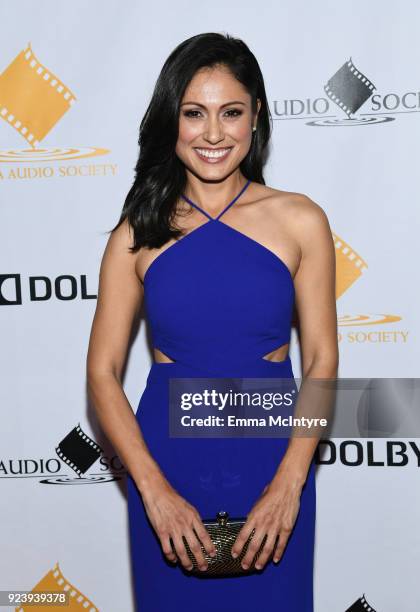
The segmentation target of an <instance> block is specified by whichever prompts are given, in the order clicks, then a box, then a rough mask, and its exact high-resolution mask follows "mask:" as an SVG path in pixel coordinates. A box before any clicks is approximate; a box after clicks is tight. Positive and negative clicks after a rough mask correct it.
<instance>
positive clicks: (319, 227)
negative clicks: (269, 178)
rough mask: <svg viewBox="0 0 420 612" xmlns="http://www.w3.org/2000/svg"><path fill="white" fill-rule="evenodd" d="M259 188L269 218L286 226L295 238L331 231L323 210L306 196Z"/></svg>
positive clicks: (263, 187)
mask: <svg viewBox="0 0 420 612" xmlns="http://www.w3.org/2000/svg"><path fill="white" fill-rule="evenodd" d="M259 188H261V189H259V192H260V196H261V199H263V200H265V201H266V206H267V209H268V210H269V213H270V216H272V218H273V219H276V220H278V221H279V222H280V223H281V224H282V226H283V227H284V226H285V225H287V227H288V228H289V230H290V231H292V232H293V234H294V236H295V237H296V238H297V237H298V236H300V237H301V238H303V239H305V238H306V237H307V235H308V234H310V235H313V232H314V231H315V232H323V231H324V232H325V231H329V232H330V231H331V230H330V226H329V221H328V217H327V214H326V212H325V210H324V209H323V208H322V206H321V205H320V204H318V203H317V202H315V201H314V200H313V199H312V198H310V197H309V196H307V195H306V194H304V193H299V192H294V191H282V190H280V189H274V188H272V187H267V186H265V185H260V186H259ZM257 197H258V196H257Z"/></svg>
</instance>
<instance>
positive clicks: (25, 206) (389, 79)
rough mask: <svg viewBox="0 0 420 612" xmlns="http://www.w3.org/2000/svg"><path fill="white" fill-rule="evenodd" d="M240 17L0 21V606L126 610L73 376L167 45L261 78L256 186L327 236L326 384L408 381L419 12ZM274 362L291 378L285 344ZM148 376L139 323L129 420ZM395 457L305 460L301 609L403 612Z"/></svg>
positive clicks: (47, 7) (346, 10)
mask: <svg viewBox="0 0 420 612" xmlns="http://www.w3.org/2000/svg"><path fill="white" fill-rule="evenodd" d="M259 9H260V10H259V11H258V12H257V13H256V11H255V3H254V2H245V3H244V2H240V1H239V0H233V1H232V2H228V3H225V2H221V1H220V0H215V1H214V2H212V3H211V4H207V5H204V4H200V3H193V2H186V1H185V0H178V2H169V0H163V2H159V3H142V2H135V1H134V0H126V1H125V2H117V1H116V0H106V1H105V2H104V1H103V0H102V1H99V0H90V2H89V3H86V2H82V1H81V0H73V2H71V3H57V2H52V1H49V0H48V1H45V0H44V1H39V2H37V3H36V5H35V4H34V3H33V2H29V1H23V0H16V1H15V2H11V1H10V0H9V1H5V0H3V2H2V3H1V4H0V41H1V42H0V118H1V119H2V120H1V121H0V194H1V241H0V261H1V268H0V306H1V307H0V317H1V346H2V350H1V372H2V384H1V387H0V399H1V417H2V420H1V423H2V428H1V447H0V486H1V500H2V504H1V510H0V525H1V541H2V554H1V555H0V589H3V590H6V589H15V590H16V589H17V590H31V589H34V588H40V587H43V588H44V589H45V590H46V589H54V588H56V589H61V590H62V589H64V588H65V585H66V584H70V585H71V586H72V587H73V588H74V589H76V590H77V592H78V593H80V597H79V601H76V600H75V599H74V598H73V600H72V606H71V607H70V608H69V609H70V610H73V609H74V610H79V609H92V610H94V609H98V610H101V611H103V612H116V611H118V612H120V611H121V612H122V611H124V612H132V611H133V610H134V603H133V597H132V591H131V575H130V563H129V543H128V525H127V515H126V498H125V473H124V469H122V466H121V465H120V463H119V461H118V457H115V452H114V451H113V450H112V448H111V446H110V445H109V443H108V442H107V441H106V439H105V438H104V436H103V434H102V433H101V431H100V429H99V427H98V423H97V421H96V419H95V414H94V412H93V409H92V408H91V407H89V405H88V403H87V398H86V390H85V360H86V351H87V343H88V336H89V331H90V326H91V322H92V317H93V313H94V309H95V303H96V300H95V297H96V292H97V284H98V272H99V264H100V260H101V257H102V253H103V249H104V247H105V244H106V240H107V235H106V234H105V231H106V230H109V229H110V228H111V227H112V226H113V225H114V224H115V223H116V221H117V219H118V216H119V213H120V210H121V207H122V204H123V201H124V198H125V196H126V194H127V191H128V189H129V187H130V186H131V183H132V180H133V167H134V164H135V161H136V158H137V133H138V126H139V122H140V120H141V117H142V116H143V113H144V111H145V109H146V107H147V104H148V101H149V99H150V96H151V93H152V89H153V86H154V83H155V80H156V78H157V76H158V73H159V71H160V69H161V66H162V64H163V62H164V61H165V59H166V57H167V56H168V54H169V53H170V52H171V51H172V49H173V48H174V47H175V46H176V45H177V44H178V43H179V42H181V41H182V40H184V39H185V38H188V37H190V36H192V35H194V34H198V33H201V32H206V31H218V32H229V33H230V34H233V35H235V36H238V37H240V38H243V39H244V40H245V42H246V43H247V44H248V45H249V46H250V48H251V49H252V51H253V52H254V53H255V55H256V57H257V59H258V61H259V62H260V65H261V69H262V71H263V74H264V78H265V82H266V88H267V95H268V99H269V102H270V108H271V111H272V114H273V118H274V131H273V143H272V154H271V157H270V161H269V164H268V166H267V168H266V173H265V175H266V182H267V184H268V185H270V186H272V187H275V188H278V189H285V190H289V191H298V192H301V193H306V194H307V195H309V196H310V197H311V198H312V199H313V200H315V201H316V202H317V203H318V204H320V205H321V206H322V207H323V208H324V210H325V211H326V213H327V215H328V217H329V220H330V225H331V228H332V231H333V233H334V238H335V241H336V245H337V264H338V266H337V286H338V288H339V295H338V296H337V300H338V302H337V310H338V316H339V334H340V336H339V340H340V370H339V374H340V376H342V377H353V376H354V377H386V376H389V377H416V376H417V373H418V366H417V364H418V363H419V357H420V355H419V348H418V346H419V345H418V333H419V319H418V300H416V299H415V297H416V295H415V290H416V289H417V284H418V283H417V280H418V275H417V267H418V253H417V240H418V231H419V220H420V213H419V208H418V193H419V188H420V185H419V173H418V167H417V166H418V153H419V148H420V147H419V142H420V139H419V136H420V130H419V118H418V117H417V114H418V113H419V108H420V102H419V100H420V97H419V88H420V81H419V77H418V65H419V62H420V43H419V37H418V23H419V19H420V5H419V4H418V3H417V2H415V1H414V0H411V1H408V0H407V1H405V2H404V1H402V2H401V3H400V4H399V6H398V7H397V6H396V5H395V4H392V5H391V3H385V4H384V3H383V2H379V1H377V0H371V1H370V2H369V3H366V2H361V1H360V0H356V1H354V2H352V4H351V5H348V4H346V5H345V4H342V3H337V2H327V1H325V0H324V1H323V0H321V1H320V2H317V3H316V4H314V3H310V2H306V3H305V2H296V0H287V1H285V0H283V1H277V2H273V1H271V2H270V1H266V2H264V3H263V4H262V5H260V6H259ZM31 62H36V63H32V65H31ZM350 62H352V65H353V66H354V68H353V67H352V66H351V65H350ZM344 65H346V66H345V67H344V68H342V67H343V66H344ZM340 69H341V72H339V74H338V75H336V73H337V71H340ZM355 71H356V72H355ZM340 74H343V75H344V78H340ZM334 75H336V76H335V77H334ZM370 83H372V84H373V85H370ZM352 104H353V106H352ZM348 107H350V109H353V111H354V112H353V113H352V114H351V117H350V118H349V116H348V115H347V114H346V108H348ZM42 297H44V299H41V298H42ZM63 298H64V299H63ZM65 298H67V299H65ZM291 356H292V361H293V367H294V371H295V374H296V376H299V375H300V371H299V369H298V363H299V360H298V346H297V339H296V336H295V335H294V336H293V343H292V350H291ZM150 364H151V352H150V345H149V342H148V336H147V333H146V325H145V322H144V321H141V324H140V327H139V330H138V333H137V334H136V336H135V339H134V342H133V346H132V349H131V353H130V359H129V364H128V369H127V373H126V378H125V381H124V388H125V391H126V393H127V396H128V398H129V399H130V401H131V404H132V406H133V409H135V408H136V407H137V403H138V399H139V397H140V395H141V392H142V390H143V388H144V385H145V380H146V376H147V373H148V369H149V366H150ZM67 436H69V437H68V438H66V437H67ZM86 436H88V437H90V438H92V439H93V440H94V441H95V443H96V444H97V445H98V448H96V447H94V446H92V445H89V444H88V443H89V440H88V439H87V438H86ZM333 442H334V444H335V446H336V447H337V449H339V447H340V444H341V443H342V442H345V441H343V440H338V439H337V440H333ZM401 442H404V443H405V444H406V445H407V451H406V453H407V457H408V461H407V464H406V465H401V466H391V465H389V460H388V459H387V440H385V439H377V440H374V441H373V448H374V458H375V460H378V461H383V462H384V465H383V466H376V465H372V464H371V463H372V462H370V461H369V459H368V453H367V440H362V445H363V448H364V449H365V451H366V452H365V453H364V454H363V459H362V461H361V464H360V465H359V466H357V467H356V466H348V465H346V464H345V463H343V461H342V459H340V454H339V452H337V459H336V460H335V461H333V462H330V463H328V457H329V451H328V452H326V453H325V454H323V455H322V458H321V459H322V462H323V464H322V465H320V466H319V468H318V473H317V535H316V556H315V601H316V611H317V612H345V611H346V610H348V609H351V610H352V612H353V611H354V612H357V610H364V609H370V608H369V607H368V604H369V605H370V606H371V608H372V609H374V610H376V611H377V612H395V611H396V610H398V612H418V610H419V609H420V587H419V581H418V579H417V575H416V574H417V572H416V568H418V567H419V564H420V533H419V529H418V523H419V518H420V517H419V515H420V510H419V508H420V487H419V485H418V482H419V481H418V478H419V458H418V457H419V456H418V455H417V456H416V453H415V449H416V448H417V449H419V448H420V441H419V440H418V439H417V440H416V439H415V438H413V439H411V440H404V441H401ZM410 442H411V443H412V444H411V446H410V444H409V443H410ZM86 446H89V448H90V451H91V453H92V456H91V457H87V459H86V460H87V462H88V464H89V468H88V469H87V471H86V472H85V473H83V474H81V475H82V478H80V477H79V476H80V474H79V475H78V473H77V469H78V468H77V466H79V468H80V465H81V462H82V460H83V458H84V457H85V455H84V451H85V450H86ZM353 451H354V449H353V450H352V448H351V446H350V447H348V449H347V453H348V458H349V459H354V452H353ZM418 452H419V451H418ZM69 455H70V459H67V461H66V460H65V459H64V457H69ZM71 462H73V466H72V465H71V464H70V463H71ZM77 485H79V486H77ZM82 485H84V486H82ZM363 595H365V598H366V599H365V600H364V599H363ZM85 606H87V607H85ZM5 609H6V608H5ZM7 609H14V608H7ZM16 609H18V608H16ZM27 609H28V610H29V608H27ZM31 609H32V610H35V609H37V608H34V607H33V608H31ZM40 609H41V608H40ZM42 609H44V608H42ZM57 609H58V608H57ZM157 612H160V611H157Z"/></svg>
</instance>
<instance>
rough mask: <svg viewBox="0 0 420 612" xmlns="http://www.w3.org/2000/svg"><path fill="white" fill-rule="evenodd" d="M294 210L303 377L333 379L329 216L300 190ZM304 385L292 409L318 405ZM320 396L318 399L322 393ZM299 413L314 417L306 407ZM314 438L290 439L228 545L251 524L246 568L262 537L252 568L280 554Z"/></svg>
mask: <svg viewBox="0 0 420 612" xmlns="http://www.w3.org/2000/svg"><path fill="white" fill-rule="evenodd" d="M293 208H294V210H293V231H294V234H295V236H296V240H297V241H298V243H299V245H300V252H301V258H300V264H299V268H298V271H297V273H296V275H295V278H294V284H295V295H296V307H297V310H298V315H299V321H300V336H301V348H302V354H303V366H302V369H303V375H302V378H303V381H304V379H305V377H308V378H324V379H325V378H326V379H334V378H336V375H337V368H338V343H337V313H336V297H335V248H334V242H333V239H332V235H331V230H330V226H329V223H328V219H327V216H326V214H325V213H324V211H323V210H322V208H321V207H320V206H318V204H316V203H315V202H313V201H312V200H311V199H310V198H308V197H307V196H304V195H301V194H298V195H297V196H295V200H294V203H293ZM303 387H304V382H303V384H302V387H301V390H300V391H299V397H298V401H297V402H296V413H297V412H298V406H299V404H300V405H301V406H302V401H303V405H304V406H308V407H309V408H310V409H311V411H312V408H311V407H312V404H313V402H315V403H316V399H317V398H316V397H315V396H314V395H313V393H314V391H313V390H311V385H309V386H308V387H307V392H305V390H303V397H301V392H302V388H303ZM318 395H319V396H320V399H321V403H322V398H323V392H321V394H318ZM318 399H319V398H318ZM301 412H303V413H306V416H309V417H310V416H313V415H311V413H310V412H309V410H308V409H306V408H303V409H302V410H301ZM315 412H316V410H315ZM294 416H295V413H294ZM318 441H319V439H318V437H306V436H305V437H293V436H292V437H291V438H290V440H289V444H288V447H287V450H286V452H285V454H284V456H283V458H282V460H281V462H280V465H279V467H278V469H277V471H276V473H275V476H274V477H273V479H272V480H271V482H270V483H269V484H268V485H267V486H266V487H265V488H264V491H263V492H262V494H261V496H260V498H259V499H258V500H257V501H256V503H255V504H254V506H253V507H252V509H251V512H250V513H249V514H248V516H247V521H246V523H245V525H244V526H243V528H242V529H241V531H240V533H239V535H238V537H237V539H236V541H235V544H234V545H233V547H232V555H233V556H234V557H236V556H237V555H239V554H240V552H241V550H242V548H243V546H244V544H245V542H246V541H247V539H248V537H249V536H250V534H251V532H252V530H253V529H254V528H255V535H254V537H253V539H252V541H251V543H250V545H249V547H248V550H247V553H246V555H245V556H244V558H243V559H242V566H243V567H244V568H247V567H248V566H249V565H250V563H251V562H252V559H253V558H254V556H255V554H256V552H257V551H258V549H259V548H260V546H261V543H262V540H263V538H264V536H265V535H267V540H266V542H265V545H264V548H263V550H262V552H261V554H260V556H259V558H258V562H257V564H256V567H257V568H263V567H264V565H265V564H266V563H267V561H268V558H269V556H270V555H271V554H272V553H273V551H274V561H275V562H278V561H279V560H280V558H281V556H282V555H283V552H284V549H285V547H286V544H287V541H288V539H289V536H290V534H291V532H292V530H293V526H294V524H295V522H296V518H297V515H298V512H299V507H300V496H301V492H302V488H303V486H304V484H305V481H306V479H307V475H308V471H309V467H310V464H311V461H312V458H313V454H314V451H315V449H316V447H317V444H318Z"/></svg>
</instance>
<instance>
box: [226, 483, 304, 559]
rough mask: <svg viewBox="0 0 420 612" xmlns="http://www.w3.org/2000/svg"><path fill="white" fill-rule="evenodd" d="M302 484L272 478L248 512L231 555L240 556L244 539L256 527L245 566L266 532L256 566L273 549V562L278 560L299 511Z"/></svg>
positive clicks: (245, 539)
mask: <svg viewBox="0 0 420 612" xmlns="http://www.w3.org/2000/svg"><path fill="white" fill-rule="evenodd" d="M302 486H303V485H302V483H301V482H300V481H296V480H294V479H293V478H286V477H285V478H275V479H273V481H272V482H271V483H270V484H269V485H267V486H266V487H265V488H264V490H263V492H262V494H261V496H260V497H259V499H258V500H257V502H256V503H255V504H254V506H253V507H252V509H251V511H250V513H249V514H248V515H247V520H246V523H245V524H244V526H243V527H242V529H241V531H240V532H239V534H238V537H237V538H236V541H235V543H234V545H233V546H232V549H231V552H232V556H233V557H237V556H238V555H240V553H241V551H242V548H243V546H244V544H245V542H246V541H247V540H248V538H249V536H250V535H251V533H252V530H253V529H254V527H255V533H254V536H253V538H252V540H251V542H250V544H249V547H248V550H247V552H246V555H245V556H244V558H243V559H242V567H243V568H244V569H248V567H249V566H250V565H251V563H252V561H253V559H254V556H255V554H256V553H257V552H258V550H259V548H260V546H261V543H262V541H263V539H264V536H265V535H266V534H267V540H266V542H265V544H264V547H263V549H262V551H261V554H260V556H259V557H258V559H257V561H256V564H255V567H256V568H257V569H262V568H263V567H264V566H265V564H266V562H267V560H268V558H269V557H270V555H271V554H272V553H273V549H274V548H275V550H274V558H273V561H274V562H275V563H277V562H278V561H280V558H281V556H282V555H283V551H284V549H285V547H286V544H287V541H288V539H289V536H290V534H291V532H292V529H293V527H294V524H295V521H296V517H297V515H298V512H299V508H300V495H301V491H302Z"/></svg>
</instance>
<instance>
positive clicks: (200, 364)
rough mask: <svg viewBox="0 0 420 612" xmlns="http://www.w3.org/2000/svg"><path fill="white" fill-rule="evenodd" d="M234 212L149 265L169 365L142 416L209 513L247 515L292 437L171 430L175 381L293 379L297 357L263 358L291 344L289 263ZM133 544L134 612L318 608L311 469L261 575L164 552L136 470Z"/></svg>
mask: <svg viewBox="0 0 420 612" xmlns="http://www.w3.org/2000/svg"><path fill="white" fill-rule="evenodd" d="M249 184H250V181H248V182H247V183H246V184H245V186H244V187H243V188H242V189H241V191H240V193H239V194H238V195H237V196H236V197H235V198H234V200H232V202H230V203H229V204H228V205H227V206H226V208H225V209H224V210H223V211H222V212H221V213H220V214H219V215H218V217H217V218H212V217H211V216H210V215H208V214H207V212H205V211H204V210H203V209H201V208H200V207H198V206H197V205H196V204H194V202H192V201H191V200H189V199H188V198H186V197H185V196H183V197H184V199H185V200H186V201H188V202H189V203H190V204H191V205H192V206H194V207H195V208H197V209H198V210H199V211H200V212H201V213H202V214H203V215H205V216H206V217H207V218H208V221H206V222H204V223H203V224H202V225H200V226H199V227H198V228H196V229H194V230H192V231H190V232H189V233H188V234H187V235H185V236H184V237H182V238H181V239H179V240H178V241H177V242H175V243H174V244H173V245H171V246H170V247H167V248H166V249H165V250H164V251H162V252H161V254H160V255H158V257H157V258H156V259H155V260H154V261H153V262H152V264H150V266H149V268H148V270H147V272H146V275H145V278H144V299H145V307H146V314H147V319H148V321H149V323H150V326H151V333H152V339H153V346H154V347H156V348H158V349H160V351H162V352H163V353H164V354H165V355H167V356H168V357H169V358H170V359H172V360H173V361H172V362H160V363H153V364H152V366H151V368H150V371H149V373H148V377H147V384H146V387H145V389H144V392H143V393H142V395H141V398H140V401H139V404H138V408H137V411H136V419H137V421H138V423H139V425H140V428H141V430H142V433H143V436H144V438H145V441H146V443H147V445H148V448H149V450H150V453H151V454H152V456H153V457H154V459H155V460H156V461H157V462H158V464H159V465H160V467H161V469H162V471H163V473H164V474H165V477H166V478H167V479H168V481H169V482H170V483H171V485H172V486H173V487H174V488H175V489H176V490H177V491H178V493H179V494H180V495H182V496H183V497H184V498H185V499H186V500H187V501H188V502H189V503H191V504H192V505H193V506H195V508H196V509H197V510H198V512H199V513H200V516H201V518H202V519H203V518H215V516H216V513H217V512H218V511H219V510H226V511H227V512H229V515H230V516H231V517H239V516H246V515H247V514H248V513H249V512H250V510H251V508H252V506H253V504H254V503H255V502H256V500H257V498H258V497H259V496H260V494H261V493H262V491H263V489H264V487H265V485H266V484H268V483H269V482H270V480H271V479H272V478H273V476H274V474H275V472H276V470H277V468H278V466H279V463H280V461H281V459H282V456H283V454H284V452H285V451H286V447H287V443H288V440H287V438H274V437H273V438H247V437H241V438H238V437H236V438H233V437H231V438H214V437H213V438H198V437H197V438H179V437H178V438H176V437H170V436H169V407H168V399H169V379H170V378H171V377H201V378H205V377H254V378H262V377H267V378H276V377H279V378H292V377H294V375H293V371H292V365H291V361H290V357H287V358H286V359H285V360H283V361H280V362H278V361H277V362H274V361H269V360H268V359H264V356H265V355H266V354H267V353H270V352H271V351H273V350H274V349H276V348H278V347H280V346H282V345H283V344H286V343H288V342H289V341H290V334H291V320H292V311H293V305H294V298H295V290H294V284H293V278H292V276H291V274H290V271H289V269H288V267H287V266H286V264H285V263H284V262H283V261H282V260H281V259H280V258H279V257H278V256H277V255H275V254H274V253H273V252H271V251H270V250H269V249H268V248H266V247H264V246H263V245H261V244H260V243H258V242H257V241H255V240H253V239H251V238H250V237H248V236H246V235H245V234H243V233H241V232H240V231H238V230H236V229H234V228H233V227H231V226H229V225H227V224H226V223H225V222H223V221H221V217H222V215H223V214H224V213H225V212H226V211H227V210H228V208H229V207H230V206H232V205H233V204H234V202H235V201H236V200H237V199H238V198H239V197H240V195H241V194H242V193H243V192H244V191H245V189H246V188H247V187H248V185H249ZM127 482H128V517H129V528H130V550H131V561H132V571H133V581H134V587H135V599H136V604H137V611H138V612H169V610H170V611H171V612H198V611H199V612H214V611H215V610H217V611H218V612H232V611H233V610H240V611H241V612H255V611H256V610H262V611H264V612H266V611H267V612H268V611H272V612H313V558H314V536H315V506H316V494H315V466H314V460H312V462H311V466H310V469H309V473H308V477H307V480H306V483H305V485H304V487H303V490H302V495H301V499H300V508H299V514H298V516H297V519H296V523H295V526H294V529H293V531H292V533H291V535H290V538H289V541H288V544H287V547H286V549H285V551H284V553H283V556H282V558H281V560H280V562H279V563H278V564H275V563H273V562H272V561H268V562H267V564H266V565H265V567H264V568H263V569H262V570H261V571H259V572H258V571H257V572H256V573H254V574H249V575H242V576H230V577H219V578H217V577H212V578H204V579H203V578H202V577H201V576H198V577H197V576H194V575H191V574H188V571H186V570H183V569H182V568H181V567H180V562H178V563H177V564H174V563H170V562H169V561H167V560H166V557H165V556H164V554H163V552H162V548H161V544H160V541H159V538H158V537H157V535H156V533H155V531H154V529H153V527H152V525H151V523H150V521H149V519H148V517H147V514H146V511H145V509H144V506H143V502H142V498H141V496H140V494H139V492H138V489H137V487H136V485H135V483H134V481H133V479H132V477H131V476H130V475H128V481H127Z"/></svg>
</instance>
